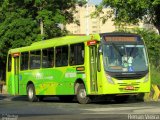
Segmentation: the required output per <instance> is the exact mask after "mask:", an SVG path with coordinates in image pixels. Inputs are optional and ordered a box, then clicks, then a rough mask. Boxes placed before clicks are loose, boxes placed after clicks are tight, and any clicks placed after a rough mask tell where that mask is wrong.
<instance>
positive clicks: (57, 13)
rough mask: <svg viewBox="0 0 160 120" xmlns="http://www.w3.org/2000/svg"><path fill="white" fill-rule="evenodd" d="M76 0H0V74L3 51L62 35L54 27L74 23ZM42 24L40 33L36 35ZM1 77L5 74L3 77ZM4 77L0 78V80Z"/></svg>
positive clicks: (61, 32) (77, 0) (4, 60)
mask: <svg viewBox="0 0 160 120" xmlns="http://www.w3.org/2000/svg"><path fill="white" fill-rule="evenodd" d="M78 2H79V0H0V66H1V68H0V71H1V70H3V72H4V71H5V69H4V68H5V66H6V65H5V63H6V58H7V57H6V56H7V52H8V50H9V49H11V48H17V47H22V46H26V45H30V44H31V43H32V42H34V41H38V40H42V38H43V40H44V39H49V38H53V37H57V36H63V35H65V34H66V33H67V31H66V30H65V29H63V30H61V29H60V28H59V27H58V26H57V25H59V24H64V25H65V24H67V23H71V22H74V17H73V13H74V12H76V11H75V5H76V3H78ZM40 23H43V28H44V32H43V33H44V34H43V35H41V34H40ZM3 75H5V74H3ZM3 78H4V77H3Z"/></svg>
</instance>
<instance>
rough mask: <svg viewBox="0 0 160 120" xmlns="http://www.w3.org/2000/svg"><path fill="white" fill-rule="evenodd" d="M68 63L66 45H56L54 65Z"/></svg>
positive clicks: (65, 64) (58, 65)
mask: <svg viewBox="0 0 160 120" xmlns="http://www.w3.org/2000/svg"><path fill="white" fill-rule="evenodd" d="M67 65H68V46H60V47H56V67H60V66H67Z"/></svg>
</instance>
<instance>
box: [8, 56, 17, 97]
mask: <svg viewBox="0 0 160 120" xmlns="http://www.w3.org/2000/svg"><path fill="white" fill-rule="evenodd" d="M11 61H12V62H11V63H12V64H11V71H8V64H7V70H6V81H7V91H8V93H9V94H11V95H15V92H16V87H15V84H16V82H15V79H14V62H13V58H11ZM7 63H8V60H7Z"/></svg>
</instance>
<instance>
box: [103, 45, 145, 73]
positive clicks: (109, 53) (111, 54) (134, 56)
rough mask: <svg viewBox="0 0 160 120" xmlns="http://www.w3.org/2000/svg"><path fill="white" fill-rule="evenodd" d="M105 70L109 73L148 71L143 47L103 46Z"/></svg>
mask: <svg viewBox="0 0 160 120" xmlns="http://www.w3.org/2000/svg"><path fill="white" fill-rule="evenodd" d="M103 60H104V65H105V70H106V71H109V72H137V71H146V70H148V61H147V56H146V51H145V47H144V45H116V44H114V43H113V44H110V45H103Z"/></svg>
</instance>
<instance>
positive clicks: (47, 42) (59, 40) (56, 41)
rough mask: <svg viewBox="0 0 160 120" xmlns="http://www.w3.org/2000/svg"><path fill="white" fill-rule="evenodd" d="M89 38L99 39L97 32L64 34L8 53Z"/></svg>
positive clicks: (82, 40) (87, 39) (77, 41)
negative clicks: (75, 34)
mask: <svg viewBox="0 0 160 120" xmlns="http://www.w3.org/2000/svg"><path fill="white" fill-rule="evenodd" d="M89 40H98V41H99V40H100V36H99V34H94V35H88V36H64V37H57V38H52V39H49V40H42V41H38V42H35V43H33V44H31V45H30V46H26V47H20V48H15V49H11V50H9V53H10V54H11V53H17V52H24V51H30V50H37V49H42V48H48V47H53V46H61V45H67V44H74V43H79V42H86V41H89Z"/></svg>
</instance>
